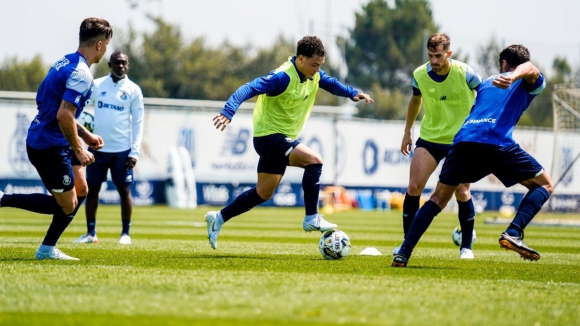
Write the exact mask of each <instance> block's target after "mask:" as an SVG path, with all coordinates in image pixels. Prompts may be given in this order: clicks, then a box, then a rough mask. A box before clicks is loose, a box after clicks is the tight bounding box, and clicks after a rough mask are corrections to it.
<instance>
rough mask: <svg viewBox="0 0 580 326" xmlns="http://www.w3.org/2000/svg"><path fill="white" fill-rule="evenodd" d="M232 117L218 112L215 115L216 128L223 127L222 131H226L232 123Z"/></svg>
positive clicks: (214, 123)
mask: <svg viewBox="0 0 580 326" xmlns="http://www.w3.org/2000/svg"><path fill="white" fill-rule="evenodd" d="M230 121H231V120H230V119H229V118H228V117H226V116H225V115H223V114H221V113H218V115H216V116H215V117H213V125H214V126H215V128H216V129H221V130H220V131H224V129H226V127H227V126H228V125H229V124H230Z"/></svg>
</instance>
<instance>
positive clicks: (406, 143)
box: [401, 133, 413, 156]
mask: <svg viewBox="0 0 580 326" xmlns="http://www.w3.org/2000/svg"><path fill="white" fill-rule="evenodd" d="M412 147H413V138H412V137H411V135H410V134H407V133H405V135H404V136H403V141H402V142H401V153H403V155H405V156H407V155H410V154H411V148H412Z"/></svg>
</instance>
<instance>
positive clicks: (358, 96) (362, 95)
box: [352, 93, 374, 104]
mask: <svg viewBox="0 0 580 326" xmlns="http://www.w3.org/2000/svg"><path fill="white" fill-rule="evenodd" d="M352 100H353V101H355V102H358V101H360V100H365V101H366V102H367V104H369V103H372V102H374V100H373V99H372V98H371V97H370V96H369V94H365V93H358V94H356V95H355V97H354V98H353V99H352Z"/></svg>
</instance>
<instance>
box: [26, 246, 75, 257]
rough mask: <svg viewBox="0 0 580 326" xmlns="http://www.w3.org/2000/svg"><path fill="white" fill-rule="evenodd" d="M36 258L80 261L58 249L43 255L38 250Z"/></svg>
mask: <svg viewBox="0 0 580 326" xmlns="http://www.w3.org/2000/svg"><path fill="white" fill-rule="evenodd" d="M34 258H36V259H38V260H80V259H78V258H75V257H71V256H69V255H67V254H65V253H64V252H62V251H60V250H59V249H57V248H54V249H52V251H51V252H48V253H43V252H40V251H38V250H37V251H36V255H34Z"/></svg>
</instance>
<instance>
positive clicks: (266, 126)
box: [205, 36, 373, 249]
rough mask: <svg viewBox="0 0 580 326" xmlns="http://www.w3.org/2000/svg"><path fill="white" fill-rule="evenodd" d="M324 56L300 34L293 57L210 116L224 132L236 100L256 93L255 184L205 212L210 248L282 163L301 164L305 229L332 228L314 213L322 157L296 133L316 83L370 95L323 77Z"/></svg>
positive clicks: (277, 176) (265, 192)
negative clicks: (212, 116) (226, 203)
mask: <svg viewBox="0 0 580 326" xmlns="http://www.w3.org/2000/svg"><path fill="white" fill-rule="evenodd" d="M325 56H326V51H325V49H324V46H323V45H322V42H321V40H320V39H319V38H318V37H316V36H305V37H304V38H302V39H301V40H300V41H298V46H297V49H296V55H295V56H293V57H290V58H289V59H288V61H286V62H285V63H283V64H282V65H281V66H280V67H279V68H277V69H275V70H273V71H271V72H270V73H268V74H267V75H265V76H263V77H259V78H256V79H254V80H253V81H251V82H249V83H247V84H245V85H243V86H241V87H240V88H238V90H237V91H236V92H235V93H234V94H233V95H232V96H231V97H230V98H229V99H228V101H227V103H226V105H225V107H224V109H223V110H222V111H221V113H219V114H218V115H216V116H215V117H214V118H213V121H214V125H215V127H216V129H221V130H222V131H223V130H224V129H225V128H226V127H227V126H228V124H229V123H230V122H231V120H232V118H233V116H234V114H235V113H236V110H237V109H238V107H239V106H240V104H241V103H242V102H244V101H245V100H247V99H249V98H252V97H254V96H256V95H259V96H258V101H257V102H256V106H255V107H254V114H253V115H254V148H255V150H256V152H257V153H258V155H259V156H260V160H259V161H258V168H257V170H258V171H257V172H258V182H257V184H256V187H254V188H252V189H250V190H248V191H246V192H244V193H242V194H240V195H239V196H238V197H237V198H236V199H235V200H234V201H233V202H232V203H230V204H229V205H227V206H226V207H224V208H223V209H222V210H220V211H211V212H208V213H207V214H206V216H205V220H206V222H207V233H208V238H209V243H210V245H211V247H212V248H213V249H216V248H217V238H218V234H219V232H220V230H221V229H222V226H223V224H224V223H225V222H227V221H229V220H230V219H231V218H233V217H235V216H238V215H240V214H242V213H244V212H247V211H249V210H250V209H252V208H253V207H254V206H257V205H259V204H261V203H263V202H265V201H267V200H268V199H270V198H271V197H272V196H273V194H274V191H275V190H276V187H277V186H278V184H279V183H280V180H281V179H282V176H283V175H284V172H285V171H286V166H295V167H299V168H303V169H304V176H303V178H302V189H303V190H304V206H305V210H306V216H305V217H304V222H303V223H302V227H303V229H304V231H306V232H310V231H321V232H324V231H327V230H330V229H333V228H335V227H336V224H333V223H330V222H328V221H326V220H325V219H324V218H323V217H322V215H319V214H318V193H319V191H320V175H321V173H322V158H321V157H320V154H319V153H317V152H315V151H313V150H312V149H310V148H309V147H308V146H306V145H304V144H301V143H300V142H299V141H297V140H296V137H297V136H298V134H299V133H300V131H301V130H302V128H303V126H304V123H305V122H306V119H308V117H309V115H310V111H311V110H312V106H313V105H314V100H315V99H316V93H317V91H318V88H319V87H320V88H322V89H324V90H326V91H327V92H330V93H332V94H334V95H337V96H342V97H348V98H350V99H351V100H353V101H355V102H358V101H360V100H364V101H366V103H371V102H373V99H372V98H371V97H370V96H369V95H367V94H364V93H362V92H359V91H357V90H356V89H354V88H352V87H350V86H345V85H343V84H341V83H340V82H338V80H336V78H333V77H330V76H328V75H327V74H326V73H325V72H324V71H323V70H322V69H321V66H322V64H323V63H324V61H325Z"/></svg>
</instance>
